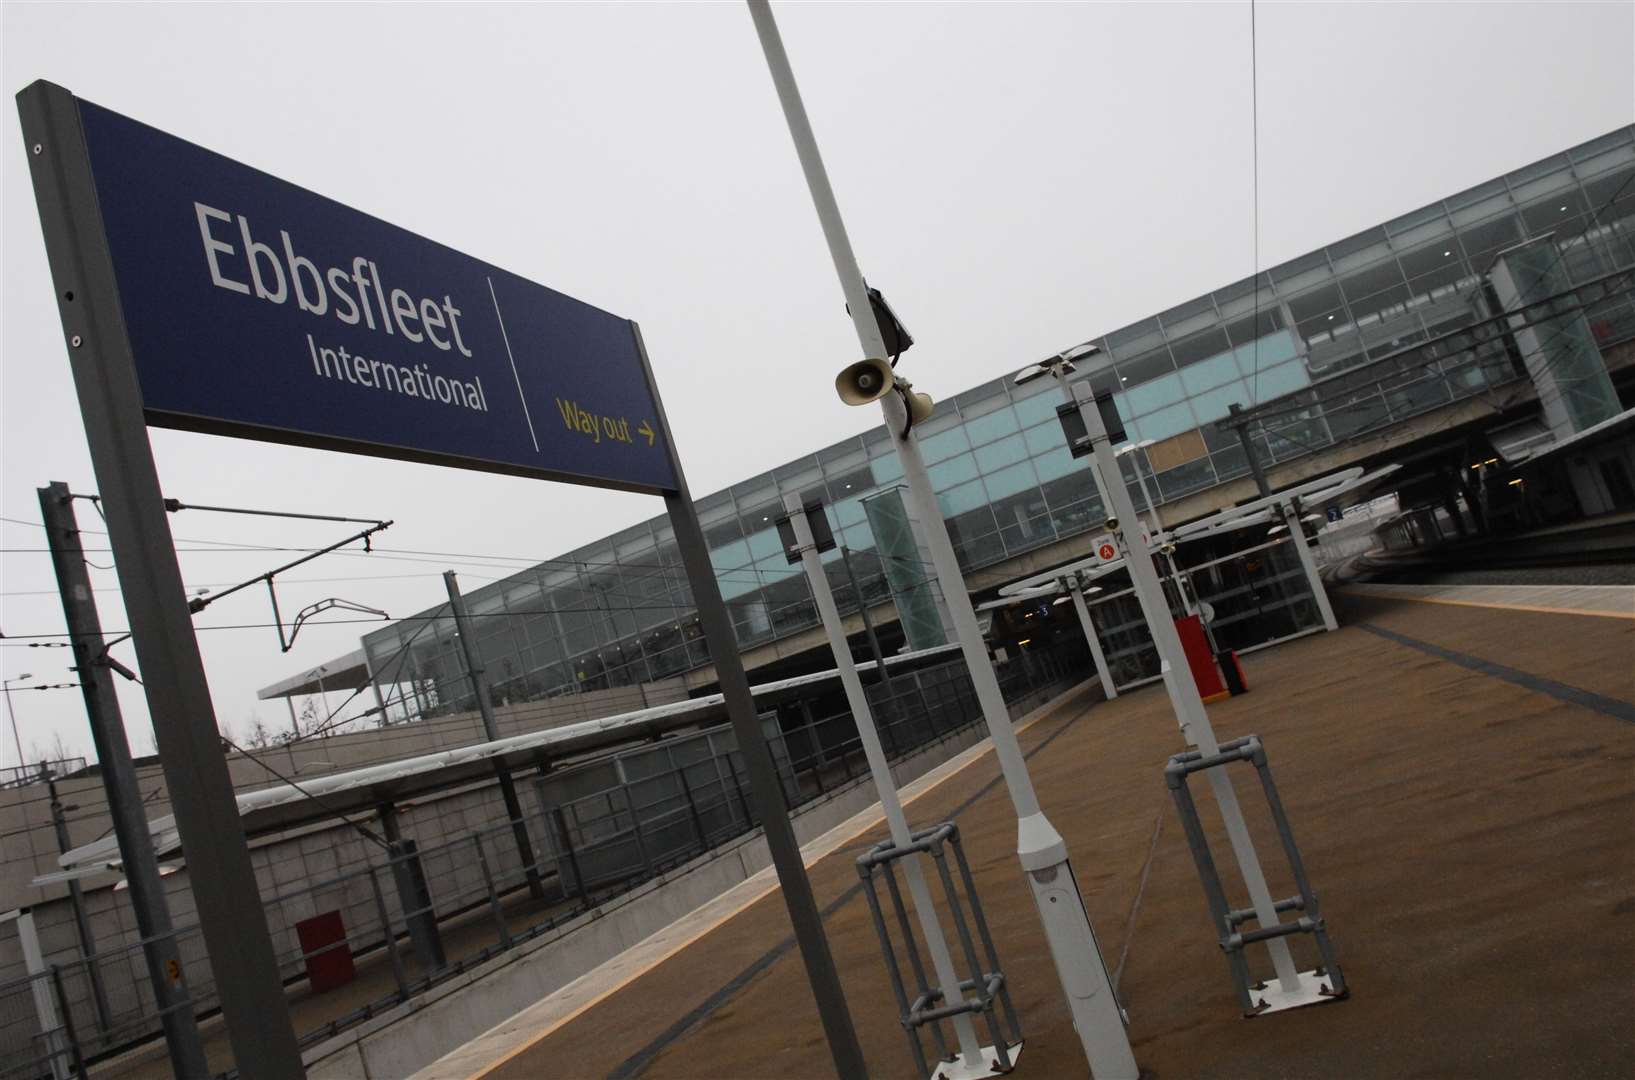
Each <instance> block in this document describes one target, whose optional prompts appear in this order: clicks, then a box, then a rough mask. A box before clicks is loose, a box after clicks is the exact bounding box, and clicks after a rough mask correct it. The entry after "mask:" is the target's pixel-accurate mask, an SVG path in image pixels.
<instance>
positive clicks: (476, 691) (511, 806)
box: [443, 570, 545, 900]
mask: <svg viewBox="0 0 1635 1080" xmlns="http://www.w3.org/2000/svg"><path fill="white" fill-rule="evenodd" d="M443 584H444V585H446V586H448V606H449V609H450V610H451V611H453V612H454V632H455V634H456V635H458V637H459V638H460V652H461V654H462V655H463V656H464V657H465V661H466V676H467V677H468V678H469V679H470V680H471V692H472V694H473V695H474V696H475V697H476V698H477V712H478V713H479V714H480V715H481V716H482V718H483V733H484V734H485V735H486V736H487V737H488V741H489V742H493V741H494V740H496V739H498V738H499V737H500V729H499V724H498V723H497V722H496V721H495V720H494V703H493V702H491V701H489V700H488V680H487V679H485V678H483V663H482V660H481V659H480V658H479V656H478V654H477V641H476V639H475V638H474V637H473V636H472V633H471V618H470V616H468V615H467V614H466V601H465V597H464V596H461V595H460V582H459V580H458V579H457V578H456V577H455V575H454V571H453V570H445V571H443ZM494 775H496V776H498V777H499V780H500V798H501V799H502V800H504V802H505V816H506V818H507V819H508V820H509V821H510V822H511V836H512V838H513V839H515V840H516V844H517V858H519V859H521V860H522V872H523V873H524V874H525V875H527V878H528V895H529V896H532V897H533V898H534V899H535V900H543V899H545V886H544V885H543V884H541V883H540V880H539V864H538V863H537V862H536V861H535V860H534V844H533V841H532V840H530V839H529V838H528V824H527V822H525V821H523V819H522V802H521V800H519V799H518V798H517V785H516V783H515V782H514V781H513V780H512V779H511V770H510V769H508V768H506V767H505V762H503V761H501V760H500V759H498V758H495V759H494Z"/></svg>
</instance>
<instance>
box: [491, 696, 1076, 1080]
mask: <svg viewBox="0 0 1635 1080" xmlns="http://www.w3.org/2000/svg"><path fill="white" fill-rule="evenodd" d="M1068 693H1070V694H1071V693H1072V691H1068ZM1054 711H1055V710H1054V709H1051V708H1050V707H1049V706H1044V707H1041V709H1040V710H1039V714H1038V715H1037V716H1035V717H1033V718H1032V719H1031V720H1028V721H1026V722H1024V723H1021V724H1018V725H1017V726H1016V733H1017V734H1018V735H1020V734H1021V733H1023V732H1024V731H1026V730H1028V729H1029V728H1031V727H1032V726H1033V725H1035V724H1037V723H1038V722H1039V721H1041V720H1043V719H1044V718H1045V717H1046V716H1048V715H1051V713H1053V712H1054ZM971 750H977V751H980V752H979V753H974V754H971V757H970V759H969V760H967V761H966V762H965V763H964V764H963V765H960V766H958V767H957V768H953V769H950V770H949V771H948V772H947V773H945V774H944V775H942V776H941V777H939V778H937V779H936V780H934V781H933V782H931V783H929V784H927V785H926V786H925V787H923V788H922V789H920V790H919V791H916V792H913V793H912V794H905V795H904V797H903V800H902V801H903V805H904V806H907V805H909V804H911V803H913V802H915V801H917V800H918V799H920V798H922V797H924V796H925V795H928V794H930V793H931V792H932V791H935V790H936V789H937V788H939V787H941V786H942V785H943V784H945V783H947V782H948V781H949V780H951V779H953V778H954V777H956V776H958V775H959V774H960V773H962V772H964V771H965V770H966V769H968V768H970V767H971V766H972V765H974V764H976V763H977V762H978V761H981V760H982V759H983V758H985V757H987V756H988V755H989V754H990V753H991V752H992V751H993V739H992V737H989V738H987V739H984V740H983V741H982V742H980V743H978V744H977V745H976V746H973V747H971ZM967 752H968V751H967ZM954 760H955V761H957V760H958V759H957V758H955V759H954ZM952 763H953V762H952V761H951V762H950V764H952ZM874 805H875V806H876V807H878V806H879V805H880V804H879V803H875V804H874ZM863 813H868V811H863ZM884 820H885V813H884V812H883V811H881V812H879V813H874V814H870V816H869V817H868V818H867V820H865V821H864V822H863V823H862V824H861V825H857V826H856V827H855V828H854V829H853V830H852V831H851V832H850V833H847V834H846V835H844V836H842V837H840V838H839V839H834V840H831V839H830V836H829V835H828V834H826V835H825V836H823V837H819V838H818V840H817V841H814V842H813V843H812V844H811V845H810V846H811V847H812V848H814V849H815V850H814V851H813V853H812V855H811V856H810V857H803V858H802V860H801V861H802V863H803V864H804V865H805V866H806V868H807V869H811V868H812V867H813V866H815V865H816V864H817V863H819V862H821V861H822V860H824V859H826V858H828V857H829V856H830V855H832V854H834V852H835V851H837V850H838V849H840V848H842V847H844V846H845V845H847V844H848V843H850V842H851V841H853V840H855V839H857V838H858V837H859V836H862V835H863V834H864V833H866V832H868V831H869V830H870V829H873V828H874V827H875V826H877V825H879V824H880V823H881V822H882V821H884ZM851 821H852V822H856V821H857V818H856V817H853V818H852V819H851ZM847 824H848V823H847V822H843V823H841V824H840V825H837V826H835V830H839V829H843V828H845V827H846V825H847ZM832 831H834V830H831V832H832ZM769 869H771V868H770V867H768V868H766V869H765V870H762V871H760V873H765V872H766V870H769ZM779 888H781V886H780V885H779V884H778V882H777V877H776V875H775V874H774V875H773V881H772V884H770V885H768V886H767V887H766V888H764V889H762V890H760V891H759V892H757V893H756V894H755V895H754V896H752V897H750V898H749V899H747V900H745V901H744V902H743V903H741V904H739V905H738V906H736V907H734V908H733V909H732V910H730V911H727V912H725V913H723V914H722V915H720V916H719V917H718V918H716V919H714V920H713V921H711V922H709V923H707V924H705V925H704V926H702V927H701V928H699V929H698V930H696V931H694V932H693V933H691V934H689V935H688V936H686V937H684V938H682V939H681V940H679V941H677V942H676V943H675V944H673V945H671V946H670V947H669V948H668V949H666V950H665V951H663V952H662V953H660V954H658V955H657V956H655V957H654V958H653V959H652V960H651V961H650V962H649V963H647V964H645V965H643V966H642V967H640V968H637V969H635V970H633V971H630V972H627V973H625V974H624V975H622V976H620V978H619V979H618V980H617V981H615V982H614V983H613V984H612V985H610V986H608V987H607V988H606V989H605V990H603V991H602V992H601V993H599V994H597V995H596V996H595V997H592V998H590V999H588V1000H586V1001H585V1002H583V1003H582V1004H580V1005H578V1006H577V1007H575V1008H574V1009H572V1010H571V1011H569V1012H567V1013H565V1014H564V1015H562V1016H560V1017H558V1018H557V1019H556V1020H554V1021H552V1022H551V1023H550V1024H549V1025H548V1026H547V1027H545V1028H544V1029H542V1030H541V1031H539V1032H537V1033H535V1034H534V1035H533V1036H532V1037H531V1038H529V1039H528V1040H527V1041H526V1042H524V1043H522V1044H521V1045H520V1046H517V1047H515V1048H513V1049H512V1050H510V1051H509V1052H508V1053H506V1054H505V1055H504V1056H503V1057H501V1058H499V1059H497V1060H495V1061H492V1062H489V1063H488V1064H487V1065H484V1066H483V1067H482V1068H481V1069H479V1070H478V1071H476V1072H474V1073H472V1074H471V1077H470V1080H482V1078H483V1077H485V1076H488V1075H489V1074H490V1073H492V1072H494V1071H495V1070H496V1069H499V1068H500V1067H502V1066H503V1065H505V1064H506V1063H507V1062H510V1061H512V1060H514V1059H515V1058H517V1057H519V1056H520V1055H522V1054H523V1053H525V1052H527V1051H529V1050H532V1049H533V1048H534V1047H536V1046H538V1045H539V1044H540V1043H542V1042H544V1041H545V1040H546V1039H548V1038H550V1037H551V1036H552V1035H554V1034H555V1033H556V1032H557V1031H559V1030H560V1029H561V1028H562V1027H564V1026H565V1025H567V1024H570V1023H572V1022H573V1021H574V1020H577V1019H578V1018H579V1017H580V1016H583V1015H584V1014H585V1013H586V1012H589V1011H590V1010H591V1009H593V1008H595V1007H596V1006H597V1005H600V1004H601V1003H602V1002H604V1001H606V1000H607V999H608V998H610V997H612V996H613V995H614V994H616V993H618V992H619V991H620V990H623V989H624V988H625V987H627V986H629V985H630V984H631V983H633V982H635V981H636V980H637V979H639V978H641V977H642V976H643V975H646V974H647V973H648V972H649V971H652V970H653V969H654V968H656V967H658V966H659V965H660V964H663V963H664V962H666V961H667V960H669V959H670V958H671V957H673V956H675V955H676V954H677V953H679V952H681V951H682V950H684V949H686V948H688V947H689V946H691V945H694V944H696V943H697V942H698V940H699V939H700V938H703V937H704V936H706V935H707V934H709V933H711V932H712V931H714V930H716V929H717V928H719V927H720V926H722V925H723V924H725V923H728V922H731V921H732V920H733V919H735V918H737V917H738V916H739V915H741V914H743V913H744V912H745V911H746V910H748V909H749V908H751V907H753V906H755V905H756V904H758V903H760V902H761V901H762V900H764V899H766V898H767V897H768V896H771V895H772V894H773V893H775V892H777V891H778V889H779ZM682 917H683V918H686V916H682ZM659 933H663V931H662V930H661V931H659ZM633 947H635V946H633ZM594 973H595V972H594V970H593V971H589V972H586V973H585V974H584V975H581V976H580V978H581V979H584V978H589V977H590V976H591V975H592V974H594ZM577 981H578V980H577V979H576V980H575V982H577ZM572 985H573V983H569V984H568V986H572ZM563 989H564V990H565V989H567V987H563ZM560 992H561V991H557V993H560ZM480 1037H481V1036H479V1038H480Z"/></svg>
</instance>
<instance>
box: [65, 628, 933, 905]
mask: <svg viewBox="0 0 1635 1080" xmlns="http://www.w3.org/2000/svg"><path fill="white" fill-rule="evenodd" d="M959 649H960V647H959V646H958V645H939V646H937V647H936V648H933V649H921V650H920V651H918V652H912V653H903V654H900V655H898V656H891V657H887V658H886V661H885V663H886V671H887V673H888V674H901V673H907V672H911V671H915V670H918V669H920V668H924V667H928V666H931V665H933V664H939V663H944V662H946V661H949V660H952V659H954V658H955V657H957V656H958V655H959ZM875 666H876V665H875V662H874V661H872V660H870V661H866V662H864V663H860V664H858V665H857V670H858V671H859V672H864V673H866V672H871V671H873V670H874V668H875ZM839 682H840V673H839V672H838V671H836V670H834V669H833V668H830V669H829V670H827V671H818V672H813V673H811V674H809V675H798V676H796V677H794V678H790V679H779V680H777V681H776V682H770V683H762V684H760V685H757V686H752V687H750V693H751V694H752V695H753V696H754V699H755V704H756V706H757V707H758V708H763V709H764V708H770V707H772V706H775V705H777V704H779V703H781V702H784V701H789V700H794V699H797V698H800V697H803V696H805V695H807V694H809V693H811V692H812V691H813V690H814V689H819V688H821V689H823V690H828V689H830V688H831V687H830V685H829V684H831V683H832V684H836V685H838V684H839ZM326 685H327V683H326ZM726 719H727V710H726V702H725V699H724V698H723V696H722V695H721V694H718V693H717V694H708V695H706V696H704V697H697V698H691V699H689V700H687V701H677V702H673V703H671V704H668V705H655V706H651V707H649V708H645V709H637V710H635V711H633V712H626V713H619V714H617V715H614V716H608V717H603V718H601V719H598V720H586V721H582V722H580V723H577V724H566V725H563V726H562V727H555V728H547V729H545V730H543V731H531V732H527V733H525V734H522V735H512V736H509V737H507V738H504V739H496V740H493V741H491V742H480V743H474V744H472V745H470V746H459V747H455V748H453V749H451V750H440V751H438V752H436V753H433V754H422V755H420V756H417V757H409V758H403V759H401V760H399V761H388V762H383V763H381V764H378V765H369V766H366V767H364V768H361V769H351V770H348V771H346V772H340V773H332V774H330V775H328V776H316V777H312V778H310V779H302V781H301V783H300V785H299V786H296V785H294V784H279V785H277V786H274V787H268V788H261V789H259V790H256V791H247V792H244V793H243V794H240V795H239V796H237V803H238V813H239V819H240V821H241V822H242V823H243V826H244V834H245V836H246V837H247V838H253V837H256V836H264V835H267V834H270V833H277V832H283V831H285V830H287V829H294V828H300V827H302V826H306V825H313V824H318V823H320V822H324V821H330V820H334V819H337V818H339V817H340V816H341V815H343V814H364V815H367V814H369V813H370V812H372V811H373V810H374V809H375V808H377V807H379V806H381V805H382V804H389V803H395V802H400V801H403V800H406V799H410V798H418V797H425V796H427V795H431V794H434V793H437V792H441V791H448V790H452V789H455V788H459V787H462V786H465V785H467V784H474V783H482V782H490V781H492V780H493V778H494V766H495V764H496V763H500V764H503V765H505V766H506V767H508V768H513V769H515V768H525V767H529V766H537V765H538V764H539V763H540V759H541V757H542V756H545V757H548V758H550V759H552V760H561V759H564V758H567V757H570V756H571V757H575V758H578V757H581V756H585V755H590V754H593V753H595V752H598V751H605V750H608V749H611V748H613V747H617V746H622V745H625V744H628V743H631V742H634V741H636V740H640V739H658V738H661V737H662V736H664V735H665V734H667V733H669V732H671V731H675V730H679V729H685V728H696V727H700V726H704V725H710V724H716V723H724V722H726ZM148 832H149V834H150V836H151V837H152V840H153V847H154V852H155V854H156V855H158V856H159V857H160V858H167V857H172V856H175V855H177V854H179V853H180V851H181V838H180V836H179V834H178V833H177V831H176V820H175V818H174V817H172V816H170V815H168V814H167V815H165V816H164V817H160V818H156V819H154V820H152V821H149V822H148ZM57 864H58V865H59V866H60V867H61V868H62V869H61V870H59V871H56V872H53V873H50V874H44V875H41V876H40V877H37V878H35V879H34V881H33V884H34V885H36V886H44V885H50V884H55V883H58V882H63V881H70V880H75V879H78V878H83V877H88V876H91V875H93V874H100V873H104V872H107V871H110V870H118V869H119V867H120V857H119V844H118V841H117V839H116V838H115V837H113V836H105V837H103V838H102V839H100V840H95V841H92V842H91V843H89V844H84V845H82V846H80V847H77V848H74V849H73V850H72V851H69V852H66V853H65V854H63V855H62V856H61V857H59V858H58V860H57Z"/></svg>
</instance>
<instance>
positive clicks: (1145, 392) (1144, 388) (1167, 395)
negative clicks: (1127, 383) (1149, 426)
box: [1124, 372, 1186, 416]
mask: <svg viewBox="0 0 1635 1080" xmlns="http://www.w3.org/2000/svg"><path fill="white" fill-rule="evenodd" d="M1124 396H1125V400H1126V401H1127V402H1128V403H1129V406H1130V412H1131V413H1132V414H1133V415H1135V416H1144V415H1146V414H1147V413H1150V412H1153V411H1154V410H1156V409H1162V408H1164V407H1165V406H1168V405H1173V404H1175V403H1176V402H1177V401H1180V400H1181V399H1182V398H1183V397H1185V396H1186V394H1185V393H1184V392H1183V391H1182V389H1181V376H1180V375H1179V374H1178V373H1176V372H1171V373H1170V374H1168V375H1165V376H1164V377H1163V378H1162V379H1154V380H1153V381H1151V382H1148V383H1143V384H1141V385H1140V386H1138V387H1136V388H1135V389H1133V390H1125V391H1124Z"/></svg>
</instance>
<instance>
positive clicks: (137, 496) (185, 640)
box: [17, 83, 304, 1080]
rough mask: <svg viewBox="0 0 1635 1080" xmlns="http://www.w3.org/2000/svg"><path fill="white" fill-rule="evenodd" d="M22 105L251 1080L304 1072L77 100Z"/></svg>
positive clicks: (244, 1071) (60, 299) (147, 683)
mask: <svg viewBox="0 0 1635 1080" xmlns="http://www.w3.org/2000/svg"><path fill="white" fill-rule="evenodd" d="M17 102H18V111H19V113H20V114H21V119H22V129H23V141H24V145H25V147H26V149H27V153H28V160H29V166H30V169H31V171H32V173H33V179H34V197H35V201H36V203H37V204H38V206H39V211H40V223H41V226H42V228H43V230H44V232H45V247H46V258H47V260H48V261H49V262H50V265H51V278H52V281H53V282H54V283H55V285H56V291H57V307H58V312H59V314H60V315H61V316H62V326H63V335H64V337H65V338H66V341H67V345H68V359H69V363H70V366H71V368H72V370H73V374H74V386H75V389H76V390H77V391H78V394H79V405H80V413H81V415H82V416H83V417H84V418H85V436H86V441H87V442H88V444H89V446H90V451H91V467H92V469H93V471H94V472H95V474H96V481H97V489H98V491H99V492H100V493H101V496H102V506H103V512H104V514H105V515H106V517H107V520H108V542H109V546H110V547H111V548H112V549H113V554H114V563H115V566H116V568H117V570H118V573H119V586H120V591H121V593H122V594H123V595H124V598H125V610H126V612H127V613H128V614H129V616H130V623H131V636H132V643H133V645H134V646H135V649H136V658H137V661H138V663H139V664H140V666H141V670H142V680H143V689H144V690H145V691H146V694H147V699H148V709H149V712H150V714H151V715H152V717H153V728H154V735H155V738H156V739H157V741H158V747H159V756H160V761H161V763H162V764H163V766H164V770H165V781H166V784H167V786H168V788H169V790H170V798H171V807H172V810H173V811H174V813H175V817H176V829H177V833H178V834H179V835H180V836H181V840H182V850H183V852H184V853H185V854H186V856H187V860H188V863H189V864H190V865H192V866H195V867H199V868H201V871H202V868H208V872H196V873H193V874H190V875H188V877H189V881H190V883H191V885H192V889H193V897H194V901H195V903H196V905H197V907H198V914H199V926H200V929H201V930H202V931H203V933H204V940H205V947H206V948H207V949H208V950H209V953H210V966H211V968H212V969H213V970H214V972H215V976H216V988H217V993H218V994H219V995H220V999H221V1008H222V1013H223V1015H224V1016H225V1017H226V1020H227V1029H228V1034H229V1035H230V1036H231V1038H232V1043H233V1057H234V1060H235V1061H236V1063H237V1065H238V1068H239V1073H240V1075H242V1076H244V1077H245V1078H246V1080H261V1078H263V1077H265V1078H266V1080H288V1078H289V1077H292V1076H301V1075H303V1073H304V1070H303V1068H302V1065H301V1051H300V1048H299V1047H298V1046H297V1045H296V1041H295V1031H294V1029H293V1028H292V1027H291V1025H290V1016H289V1004H288V1002H287V1001H286V1000H285V997H284V986H283V981H282V980H281V979H280V977H279V973H278V961H277V957H276V956H275V955H274V953H273V947H272V938H271V937H270V936H269V932H268V928H267V916H266V912H265V911H264V910H263V908H262V906H261V894H260V890H259V888H258V886H257V884H256V878H255V871H254V870H253V869H252V868H251V866H250V852H249V848H248V847H247V846H246V844H245V842H244V830H243V828H242V826H241V825H240V824H239V818H238V805H237V803H236V802H235V801H234V798H233V784H232V779H231V777H229V775H228V773H227V762H226V760H225V759H224V758H223V757H222V753H221V734H220V732H218V731H217V729H216V713H215V708H214V706H213V705H212V703H211V701H210V687H209V684H208V683H207V681H206V680H205V674H204V662H203V660H202V659H201V658H200V656H199V645H198V641H197V640H196V639H195V638H194V636H193V621H192V617H191V615H190V614H189V612H188V610H187V602H186V596H187V594H186V591H185V589H184V586H183V584H182V570H181V567H180V565H178V563H177V561H176V546H175V542H174V541H173V539H172V538H171V534H170V523H169V522H168V521H167V520H166V519H165V510H164V497H163V495H162V494H161V492H160V489H159V474H158V472H157V470H156V469H155V467H154V464H153V451H152V449H151V448H150V447H149V445H148V432H147V423H146V420H145V419H144V417H143V412H142V391H141V388H140V387H139V386H138V384H137V379H136V368H135V365H134V364H133V362H132V359H131V355H130V343H129V339H128V337H127V334H126V330H125V319H124V315H123V313H122V311H121V310H120V303H119V291H118V287H117V285H116V284H115V278H114V268H113V261H112V257H111V256H110V254H109V252H108V244H107V239H106V237H105V235H104V232H103V230H102V228H101V220H102V214H101V210H100V207H99V205H98V202H97V193H96V188H95V185H94V182H93V179H92V175H91V168H90V158H89V156H88V154H87V151H86V147H85V140H84V135H83V133H82V130H81V127H80V123H79V115H78V112H79V111H78V105H77V102H76V101H75V100H74V97H73V95H71V94H70V93H69V92H68V91H67V90H64V89H63V88H62V87H59V86H53V85H51V84H49V83H35V84H34V85H32V86H30V87H29V88H28V89H26V90H24V91H23V92H22V93H20V94H19V95H18V96H17Z"/></svg>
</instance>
